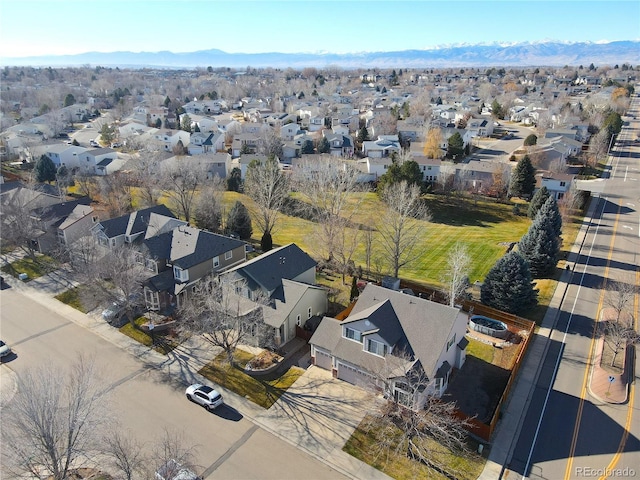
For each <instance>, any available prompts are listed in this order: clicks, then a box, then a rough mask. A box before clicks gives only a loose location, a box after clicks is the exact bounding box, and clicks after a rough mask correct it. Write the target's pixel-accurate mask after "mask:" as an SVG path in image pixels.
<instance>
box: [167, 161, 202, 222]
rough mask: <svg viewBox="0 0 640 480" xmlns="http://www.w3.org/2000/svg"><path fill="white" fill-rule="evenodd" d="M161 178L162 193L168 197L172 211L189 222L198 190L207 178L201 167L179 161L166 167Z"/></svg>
mask: <svg viewBox="0 0 640 480" xmlns="http://www.w3.org/2000/svg"><path fill="white" fill-rule="evenodd" d="M161 177H162V180H161V184H162V187H163V189H164V193H165V195H166V196H167V197H169V199H170V201H171V204H172V207H173V209H174V210H177V211H178V212H179V213H180V215H182V216H183V217H184V219H185V220H186V221H187V222H189V221H190V220H191V216H192V213H193V206H194V201H195V198H196V193H197V191H198V188H200V186H201V185H202V183H203V181H204V179H205V178H207V177H206V172H205V171H204V170H203V169H202V168H201V167H198V166H196V165H190V164H188V163H187V162H186V161H184V160H179V161H177V162H175V163H173V164H172V165H170V166H168V167H167V168H166V169H165V170H164V172H163V173H162V176H161Z"/></svg>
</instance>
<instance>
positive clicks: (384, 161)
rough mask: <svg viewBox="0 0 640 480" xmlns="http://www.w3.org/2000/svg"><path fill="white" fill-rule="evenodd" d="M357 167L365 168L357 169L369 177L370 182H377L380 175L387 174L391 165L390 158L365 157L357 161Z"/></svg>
mask: <svg viewBox="0 0 640 480" xmlns="http://www.w3.org/2000/svg"><path fill="white" fill-rule="evenodd" d="M358 164H359V165H363V166H364V167H365V168H359V169H360V170H361V171H363V172H366V173H367V174H368V175H369V178H370V179H371V180H370V181H373V182H375V181H377V180H378V179H379V178H380V177H381V176H382V175H384V174H385V173H387V170H388V169H389V167H390V166H391V165H392V164H393V161H392V160H391V157H379V158H378V157H373V158H372V157H366V158H362V159H360V160H358Z"/></svg>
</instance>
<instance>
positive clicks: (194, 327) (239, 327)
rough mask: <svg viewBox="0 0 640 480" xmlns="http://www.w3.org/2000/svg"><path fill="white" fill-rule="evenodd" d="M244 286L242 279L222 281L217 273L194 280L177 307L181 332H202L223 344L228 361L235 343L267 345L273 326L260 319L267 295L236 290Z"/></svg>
mask: <svg viewBox="0 0 640 480" xmlns="http://www.w3.org/2000/svg"><path fill="white" fill-rule="evenodd" d="M243 290H246V284H245V282H242V281H239V282H237V283H233V284H232V283H223V282H221V281H220V279H219V278H218V277H206V278H203V279H202V280H200V281H199V282H198V283H196V285H195V286H194V288H193V291H191V292H190V293H189V296H188V298H187V300H186V301H185V302H184V304H183V306H182V307H181V308H180V311H181V315H182V317H183V321H182V322H181V325H180V326H181V329H182V330H183V332H185V333H190V334H195V335H202V337H203V338H204V339H205V340H206V341H207V342H208V343H209V344H210V345H212V346H215V347H220V348H222V349H223V350H224V352H225V353H226V355H227V360H228V361H229V363H230V364H233V354H234V352H235V350H236V348H237V347H238V345H240V344H243V343H244V344H257V345H260V346H264V347H267V346H271V345H272V340H273V338H272V334H273V329H272V328H270V327H268V326H267V325H266V324H265V323H264V321H263V311H262V308H263V306H264V305H265V304H266V299H264V297H263V296H262V295H260V294H253V295H252V298H251V299H249V298H246V297H244V296H242V295H240V294H238V293H236V292H241V291H243Z"/></svg>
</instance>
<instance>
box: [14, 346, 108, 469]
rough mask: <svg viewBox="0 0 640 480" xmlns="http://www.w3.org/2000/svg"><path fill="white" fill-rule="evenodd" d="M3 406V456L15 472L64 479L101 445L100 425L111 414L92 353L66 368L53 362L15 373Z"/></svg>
mask: <svg viewBox="0 0 640 480" xmlns="http://www.w3.org/2000/svg"><path fill="white" fill-rule="evenodd" d="M17 382H18V388H17V391H16V395H15V396H14V398H13V400H12V402H11V403H10V404H9V406H8V407H7V412H3V422H2V423H3V428H2V437H3V441H4V444H5V445H6V449H7V450H8V455H9V456H8V458H7V459H5V461H4V462H3V463H4V464H5V465H6V466H7V467H10V468H11V470H12V471H13V473H15V474H16V476H17V477H22V476H23V475H24V473H25V472H29V474H31V475H33V476H34V477H35V478H41V479H48V478H53V479H54V480H65V479H67V478H69V473H70V471H71V470H72V469H74V468H78V467H80V466H82V464H83V463H84V462H86V461H87V459H88V458H90V457H91V455H92V454H95V453H96V452H98V451H99V448H100V441H99V440H100V437H99V434H98V432H99V430H100V428H101V427H102V425H104V424H105V423H106V422H108V420H109V413H108V409H107V407H108V403H107V401H106V400H107V397H106V396H105V395H103V388H104V378H103V377H102V376H101V375H100V374H99V372H98V370H97V368H96V366H95V363H94V362H93V360H92V359H90V358H88V357H84V356H80V357H79V358H77V359H76V360H75V361H74V362H73V363H72V364H71V366H70V368H69V369H68V370H67V371H65V369H64V368H63V367H61V366H60V365H56V364H55V362H46V363H44V364H43V365H42V366H40V367H38V368H37V369H32V370H28V371H25V372H24V373H22V374H20V375H19V376H18V377H17Z"/></svg>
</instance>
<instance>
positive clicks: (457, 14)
mask: <svg viewBox="0 0 640 480" xmlns="http://www.w3.org/2000/svg"><path fill="white" fill-rule="evenodd" d="M546 40H558V41H563V42H582V41H591V42H609V41H616V40H640V2H639V1H638V0H622V1H615V0H614V1H599V0H572V1H538V0H534V1H526V0H494V1H485V0H477V1H462V0H460V1H459V0H447V1H442V0H441V1H435V0H434V1H431V0H427V1H425V0H410V1H387V0H378V1H375V0H374V1H371V0H287V1H271V0H258V1H245V0H233V1H218V0H153V1H151V0H106V1H105V0H0V57H14V58H15V57H26V56H41V55H64V54H76V53H85V52H114V51H132V52H141V51H144V52H158V51H165V50H169V51H172V52H193V51H198V50H209V49H214V48H215V49H219V50H223V51H225V52H228V53H265V52H280V53H298V52H314V53H316V52H330V53H353V52H372V51H396V50H408V49H428V48H433V47H436V46H439V45H451V44H477V43H493V42H500V43H516V42H539V41H546Z"/></svg>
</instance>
